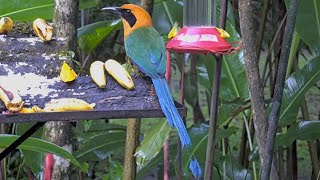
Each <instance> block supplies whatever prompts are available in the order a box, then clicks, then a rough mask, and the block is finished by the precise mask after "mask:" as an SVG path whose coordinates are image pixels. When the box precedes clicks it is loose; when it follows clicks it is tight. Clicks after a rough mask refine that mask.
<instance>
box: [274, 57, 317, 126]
mask: <svg viewBox="0 0 320 180" xmlns="http://www.w3.org/2000/svg"><path fill="white" fill-rule="evenodd" d="M319 67H320V56H318V57H316V58H314V59H312V60H311V61H310V62H309V63H308V64H307V65H305V66H304V67H303V68H302V69H301V70H299V71H297V72H295V73H293V74H292V75H291V76H290V77H289V78H288V79H287V81H286V84H285V87H284V92H283V99H282V104H281V111H280V117H279V123H280V126H286V125H290V124H292V123H293V122H294V121H295V120H296V117H297V114H298V111H299V107H300V102H301V100H302V99H303V98H304V95H305V93H306V92H307V91H308V90H309V89H310V87H312V86H313V85H314V84H315V83H316V82H318V81H319V80H320V68H319Z"/></svg>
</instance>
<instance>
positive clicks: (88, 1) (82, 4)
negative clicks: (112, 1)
mask: <svg viewBox="0 0 320 180" xmlns="http://www.w3.org/2000/svg"><path fill="white" fill-rule="evenodd" d="M99 3H100V0H80V1H79V9H89V8H93V7H96V6H97V5H98V4H99Z"/></svg>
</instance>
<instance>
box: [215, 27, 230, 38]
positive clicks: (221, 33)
mask: <svg viewBox="0 0 320 180" xmlns="http://www.w3.org/2000/svg"><path fill="white" fill-rule="evenodd" d="M216 30H217V31H218V32H219V33H220V37H221V38H223V39H225V38H229V37H230V35H229V33H228V32H227V31H225V30H223V29H220V28H217V27H216Z"/></svg>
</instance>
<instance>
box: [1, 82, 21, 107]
mask: <svg viewBox="0 0 320 180" xmlns="http://www.w3.org/2000/svg"><path fill="white" fill-rule="evenodd" d="M0 99H1V100H2V102H3V103H4V105H5V106H6V108H7V110H9V111H10V112H19V111H20V110H21V109H22V107H23V103H24V102H23V100H22V98H21V96H20V95H19V94H18V92H17V91H16V90H13V89H10V90H9V89H5V88H3V87H2V86H0Z"/></svg>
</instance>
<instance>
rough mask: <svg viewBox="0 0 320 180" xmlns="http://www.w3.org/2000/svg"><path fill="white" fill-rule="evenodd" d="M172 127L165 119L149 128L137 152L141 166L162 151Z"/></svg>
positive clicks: (137, 160) (138, 163) (137, 159)
mask: <svg viewBox="0 0 320 180" xmlns="http://www.w3.org/2000/svg"><path fill="white" fill-rule="evenodd" d="M171 129H172V128H171V127H170V126H169V124H168V122H167V120H166V119H163V120H161V121H159V122H158V124H156V125H155V126H153V127H152V128H151V130H149V132H148V133H147V134H146V135H145V137H144V139H143V141H142V142H141V145H140V146H139V147H138V148H137V150H136V153H135V156H136V162H137V165H138V166H139V168H142V167H143V166H144V165H145V164H147V163H148V162H149V161H150V160H152V159H153V158H154V157H155V156H156V155H157V154H158V153H159V152H160V151H161V149H162V147H163V145H164V143H165V141H166V140H167V139H168V137H169V134H170V132H171Z"/></svg>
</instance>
